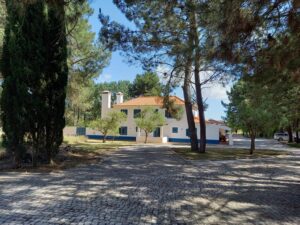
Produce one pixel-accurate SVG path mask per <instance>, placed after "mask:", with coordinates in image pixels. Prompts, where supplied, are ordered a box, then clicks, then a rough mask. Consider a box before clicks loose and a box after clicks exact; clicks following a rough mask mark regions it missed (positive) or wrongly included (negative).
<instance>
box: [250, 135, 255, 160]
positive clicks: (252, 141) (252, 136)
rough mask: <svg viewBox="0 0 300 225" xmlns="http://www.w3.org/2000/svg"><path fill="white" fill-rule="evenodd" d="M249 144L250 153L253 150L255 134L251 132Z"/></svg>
mask: <svg viewBox="0 0 300 225" xmlns="http://www.w3.org/2000/svg"><path fill="white" fill-rule="evenodd" d="M250 136H251V146H250V152H249V153H250V155H252V154H253V152H254V150H255V135H254V134H251V135H250Z"/></svg>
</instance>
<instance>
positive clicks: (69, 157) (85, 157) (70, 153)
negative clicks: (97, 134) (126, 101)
mask: <svg viewBox="0 0 300 225" xmlns="http://www.w3.org/2000/svg"><path fill="white" fill-rule="evenodd" d="M133 144H134V143H133V142H125V141H107V142H106V143H102V140H101V141H100V140H99V141H98V140H89V139H87V138H85V137H65V138H64V142H63V144H62V146H61V148H60V151H59V153H58V155H57V156H56V157H55V159H54V161H53V163H52V164H50V165H44V164H42V165H39V167H38V168H32V167H31V165H24V167H23V168H21V169H17V170H18V171H19V170H21V171H22V170H24V171H31V172H50V171H53V170H63V169H68V168H71V167H75V166H77V165H79V164H92V163H97V162H99V161H101V160H102V159H103V158H104V157H105V156H106V155H108V154H109V153H111V152H113V151H115V150H116V149H118V148H119V147H122V146H130V145H133ZM2 152H3V154H5V149H1V148H0V156H1V154H2ZM0 163H1V158H0ZM2 163H5V162H4V161H3V160H2ZM0 168H1V166H0ZM9 170H10V169H9Z"/></svg>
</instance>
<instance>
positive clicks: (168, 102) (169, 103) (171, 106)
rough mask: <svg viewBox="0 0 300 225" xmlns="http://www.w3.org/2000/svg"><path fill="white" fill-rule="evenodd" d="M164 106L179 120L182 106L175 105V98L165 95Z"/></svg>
mask: <svg viewBox="0 0 300 225" xmlns="http://www.w3.org/2000/svg"><path fill="white" fill-rule="evenodd" d="M163 105H164V108H165V109H166V110H167V112H168V113H170V115H171V116H172V118H175V119H176V120H181V118H182V116H183V113H184V108H183V107H182V106H179V105H176V104H175V100H172V99H170V97H169V96H165V97H164V100H163Z"/></svg>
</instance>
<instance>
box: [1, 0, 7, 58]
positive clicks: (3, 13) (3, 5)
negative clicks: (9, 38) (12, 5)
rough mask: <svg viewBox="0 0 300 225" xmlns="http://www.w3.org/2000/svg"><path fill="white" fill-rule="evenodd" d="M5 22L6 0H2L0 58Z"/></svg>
mask: <svg viewBox="0 0 300 225" xmlns="http://www.w3.org/2000/svg"><path fill="white" fill-rule="evenodd" d="M5 22H6V7H5V0H0V58H1V56H2V47H3V38H4V30H5Z"/></svg>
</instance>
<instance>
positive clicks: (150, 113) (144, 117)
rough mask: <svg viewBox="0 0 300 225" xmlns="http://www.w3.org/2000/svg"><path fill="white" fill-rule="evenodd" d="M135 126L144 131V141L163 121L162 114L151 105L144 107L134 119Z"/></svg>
mask: <svg viewBox="0 0 300 225" xmlns="http://www.w3.org/2000/svg"><path fill="white" fill-rule="evenodd" d="M135 123H136V126H137V127H138V128H140V129H141V130H143V131H144V132H145V143H147V139H148V136H149V134H150V133H152V132H153V131H154V130H155V129H156V128H158V127H161V126H163V125H164V123H165V118H164V116H163V115H162V114H161V113H160V112H159V111H158V110H156V109H155V108H153V107H146V108H144V109H143V110H142V111H141V113H140V116H139V117H138V118H136V119H135Z"/></svg>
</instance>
